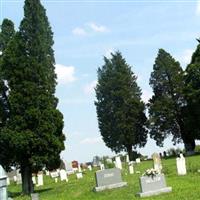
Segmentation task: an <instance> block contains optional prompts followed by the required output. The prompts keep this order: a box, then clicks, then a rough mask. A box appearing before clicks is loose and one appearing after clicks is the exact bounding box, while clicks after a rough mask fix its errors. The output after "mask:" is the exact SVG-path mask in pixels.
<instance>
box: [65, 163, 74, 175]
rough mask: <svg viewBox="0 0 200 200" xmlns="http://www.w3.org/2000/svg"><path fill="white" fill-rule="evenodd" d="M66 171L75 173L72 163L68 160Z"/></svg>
mask: <svg viewBox="0 0 200 200" xmlns="http://www.w3.org/2000/svg"><path fill="white" fill-rule="evenodd" d="M66 172H67V174H74V170H73V167H72V163H68V162H67V163H66Z"/></svg>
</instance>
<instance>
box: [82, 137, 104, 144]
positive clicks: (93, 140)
mask: <svg viewBox="0 0 200 200" xmlns="http://www.w3.org/2000/svg"><path fill="white" fill-rule="evenodd" d="M101 142H102V139H101V137H94V138H85V139H83V140H81V141H80V144H97V143H101Z"/></svg>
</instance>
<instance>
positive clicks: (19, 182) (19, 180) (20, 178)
mask: <svg viewBox="0 0 200 200" xmlns="http://www.w3.org/2000/svg"><path fill="white" fill-rule="evenodd" d="M16 179H17V180H16V181H17V185H18V184H22V175H21V174H20V173H19V172H17V178H16Z"/></svg>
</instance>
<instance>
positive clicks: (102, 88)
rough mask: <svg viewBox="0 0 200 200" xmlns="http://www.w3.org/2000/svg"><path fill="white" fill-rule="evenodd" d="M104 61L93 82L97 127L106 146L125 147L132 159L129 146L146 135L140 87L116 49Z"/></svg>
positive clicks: (117, 151)
mask: <svg viewBox="0 0 200 200" xmlns="http://www.w3.org/2000/svg"><path fill="white" fill-rule="evenodd" d="M104 61H105V64H104V65H103V66H102V68H99V69H98V84H97V86H96V97H97V100H96V102H95V105H96V110H97V116H98V123H99V129H100V132H101V135H102V138H103V140H104V142H105V144H106V146H107V147H109V148H111V150H112V151H114V152H116V153H119V152H120V151H123V150H125V151H127V152H128V154H129V157H130V160H133V148H136V147H137V146H139V147H141V146H144V145H145V144H146V139H147V130H146V127H145V125H146V116H145V105H144V103H143V102H142V101H141V90H140V88H139V87H138V85H137V83H136V76H135V75H134V74H133V72H132V71H131V67H130V66H129V65H128V64H127V63H126V61H125V59H124V58H123V57H122V55H121V53H120V52H116V53H115V54H112V58H111V59H107V58H104Z"/></svg>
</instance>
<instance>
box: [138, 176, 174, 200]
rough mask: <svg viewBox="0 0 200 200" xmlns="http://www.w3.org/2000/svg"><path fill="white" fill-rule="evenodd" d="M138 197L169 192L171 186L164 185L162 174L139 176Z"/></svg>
mask: <svg viewBox="0 0 200 200" xmlns="http://www.w3.org/2000/svg"><path fill="white" fill-rule="evenodd" d="M140 188H141V192H140V193H139V196H140V197H146V196H152V195H158V194H160V193H163V192H171V191H172V188H171V187H167V186H166V181H165V176H164V174H158V175H156V176H153V177H152V176H142V177H140Z"/></svg>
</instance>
